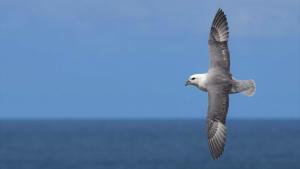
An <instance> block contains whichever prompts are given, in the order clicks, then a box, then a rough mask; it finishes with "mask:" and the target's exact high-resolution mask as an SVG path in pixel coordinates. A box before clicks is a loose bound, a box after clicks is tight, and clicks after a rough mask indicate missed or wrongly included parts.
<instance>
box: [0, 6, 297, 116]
mask: <svg viewBox="0 0 300 169" xmlns="http://www.w3.org/2000/svg"><path fill="white" fill-rule="evenodd" d="M219 7H221V8H223V10H224V11H225V13H226V15H227V17H228V21H229V27H230V39H229V46H230V51H231V63H232V67H231V68H232V73H233V74H234V76H235V77H236V78H238V79H254V80H255V81H256V83H257V92H256V94H255V95H254V96H253V97H245V96H243V95H232V96H231V100H230V101H231V104H230V111H229V118H300V104H299V103H300V88H299V86H300V1H299V0H287V1H282V0H270V1H267V2H263V1H260V0H251V1H250V0H248V1H245V0H241V1H233V0H227V1H226V3H225V1H220V0H219V1H201V0H189V1H182V0H151V1H150V0H101V1H99V0H89V1H79V0H75V1H74V0H51V1H50V0H45V1H40V0H27V1H17V0H1V1H0V21H1V22H0V46H1V47H0V48H1V56H0V117H1V118H191V117H196V118H204V117H205V116H206V111H207V94H206V93H203V92H200V91H197V89H195V88H189V87H185V86H184V83H185V80H186V78H187V77H188V76H189V75H190V74H192V73H196V72H206V71H207V68H208V50H207V37H208V31H209V27H210V24H211V21H212V19H213V16H214V14H215V12H216V11H217V9H218V8H219Z"/></svg>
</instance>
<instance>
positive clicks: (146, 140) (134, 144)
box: [0, 120, 300, 169]
mask: <svg viewBox="0 0 300 169" xmlns="http://www.w3.org/2000/svg"><path fill="white" fill-rule="evenodd" d="M227 124H228V139H227V144H226V146H225V153H224V154H223V156H222V157H221V159H220V160H218V161H214V160H212V159H211V157H210V154H209V151H208V146H207V139H206V133H205V121H203V120H2V121H0V146H1V147H0V168H1V169H205V168H209V169H214V168H222V169H243V168H248V169H254V168H264V169H282V168H285V169H295V168H300V161H299V159H300V151H299V149H300V120H228V121H227Z"/></svg>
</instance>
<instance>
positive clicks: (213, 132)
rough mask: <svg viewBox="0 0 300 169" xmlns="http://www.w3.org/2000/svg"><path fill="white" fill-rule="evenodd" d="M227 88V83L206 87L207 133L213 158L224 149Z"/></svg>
mask: <svg viewBox="0 0 300 169" xmlns="http://www.w3.org/2000/svg"><path fill="white" fill-rule="evenodd" d="M228 89H229V87H228V85H214V86H211V87H210V88H208V113H207V135H208V146H209V150H210V153H211V155H212V158H213V159H218V158H219V157H220V156H221V155H222V153H223V151H224V146H225V141H226V126H225V122H226V115H227V111H228V107H229V97H228Z"/></svg>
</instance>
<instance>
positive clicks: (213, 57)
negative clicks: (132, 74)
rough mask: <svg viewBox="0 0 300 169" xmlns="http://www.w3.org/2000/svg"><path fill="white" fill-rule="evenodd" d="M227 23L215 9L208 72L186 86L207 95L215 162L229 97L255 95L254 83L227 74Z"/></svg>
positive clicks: (223, 135)
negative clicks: (237, 94) (232, 95)
mask: <svg viewBox="0 0 300 169" xmlns="http://www.w3.org/2000/svg"><path fill="white" fill-rule="evenodd" d="M228 36H229V31H228V23H227V19H226V15H225V14H224V12H223V11H222V9H218V11H217V13H216V15H215V17H214V20H213V22H212V25H211V29H210V34H209V40H208V47H209V53H210V64H209V69H208V72H207V73H203V74H193V75H191V76H190V77H189V79H188V80H187V82H186V86H188V85H193V86H196V87H197V88H199V89H200V90H202V91H205V92H207V93H208V112H207V122H206V125H207V136H208V147H209V150H210V153H211V155H212V158H213V159H214V160H215V159H218V158H219V157H220V156H221V155H222V153H223V151H224V146H225V141H226V130H227V129H226V126H225V123H226V115H227V111H228V106H229V94H234V93H240V92H242V93H243V94H245V95H247V96H252V95H253V94H254V93H255V89H256V86H255V82H254V81H253V80H236V79H234V78H233V77H232V74H231V72H230V56H229V50H228Z"/></svg>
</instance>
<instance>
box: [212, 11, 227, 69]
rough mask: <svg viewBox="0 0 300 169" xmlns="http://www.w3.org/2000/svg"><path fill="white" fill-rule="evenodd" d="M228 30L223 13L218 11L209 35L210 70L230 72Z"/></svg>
mask: <svg viewBox="0 0 300 169" xmlns="http://www.w3.org/2000/svg"><path fill="white" fill-rule="evenodd" d="M228 37H229V28H228V23H227V19H226V15H225V14H224V12H223V11H222V10H221V9H219V10H218V11H217V13H216V15H215V18H214V20H213V23H212V25H211V30H210V34H209V40H208V46H209V51H210V68H222V69H224V70H227V71H229V72H230V55H229V49H228V44H227V41H228Z"/></svg>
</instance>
